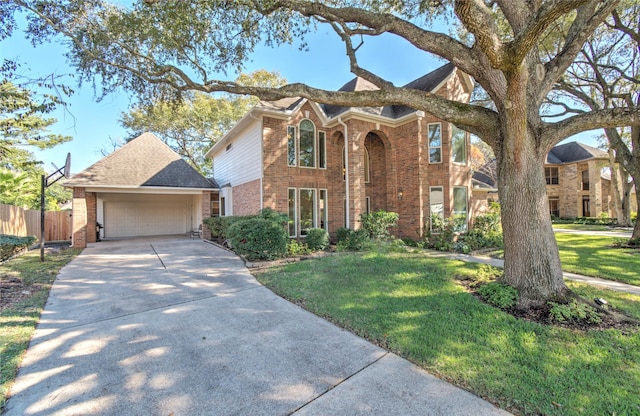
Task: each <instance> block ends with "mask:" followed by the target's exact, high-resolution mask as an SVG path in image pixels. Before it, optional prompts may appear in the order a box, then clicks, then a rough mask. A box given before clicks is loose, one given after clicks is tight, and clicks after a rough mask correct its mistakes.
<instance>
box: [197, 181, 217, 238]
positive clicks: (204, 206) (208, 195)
mask: <svg viewBox="0 0 640 416" xmlns="http://www.w3.org/2000/svg"><path fill="white" fill-rule="evenodd" d="M215 197H216V199H217V198H218V194H217V193H216V195H215ZM212 198H213V192H211V191H202V195H201V197H200V205H201V208H200V209H201V211H202V219H205V218H209V217H210V216H211V199H212ZM202 238H204V239H205V240H211V229H210V228H209V226H208V225H207V224H205V223H204V221H203V223H202Z"/></svg>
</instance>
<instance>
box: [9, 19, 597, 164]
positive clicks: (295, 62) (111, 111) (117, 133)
mask: <svg viewBox="0 0 640 416" xmlns="http://www.w3.org/2000/svg"><path fill="white" fill-rule="evenodd" d="M308 44H309V50H308V51H300V50H298V48H297V47H296V46H290V47H289V46H286V47H279V48H276V49H274V48H266V47H263V48H259V49H258V50H256V52H255V53H254V55H253V56H252V59H251V61H250V62H247V64H246V70H245V72H251V71H254V70H257V69H267V70H269V71H279V72H280V74H281V75H282V76H284V77H285V78H286V79H287V80H288V81H289V82H304V83H307V84H309V85H312V86H314V87H318V88H326V89H337V88H339V87H340V86H342V85H343V84H344V83H346V82H347V81H349V80H350V79H351V78H353V75H352V74H351V73H349V71H348V69H349V62H348V59H347V57H346V54H345V50H344V46H343V45H342V42H341V41H340V40H339V38H338V37H337V36H336V35H335V34H334V33H332V32H331V29H330V28H328V27H320V28H319V29H318V32H317V33H316V34H314V35H312V36H310V37H309V39H308ZM64 53H65V47H64V46H62V45H60V44H44V45H40V46H38V47H37V48H34V47H33V46H31V44H30V43H29V42H28V41H26V40H25V39H24V38H23V37H22V35H21V33H20V32H17V33H15V34H14V36H13V37H12V38H9V39H6V40H4V41H2V42H0V55H1V57H2V58H9V59H16V60H18V61H19V62H22V63H24V66H23V72H25V73H27V74H28V75H31V76H41V75H46V74H50V73H55V74H58V75H62V74H69V76H67V77H65V78H64V80H63V81H62V82H64V83H67V84H68V85H70V86H72V88H74V90H75V94H74V95H73V96H72V97H69V98H68V99H67V100H66V101H67V103H68V104H69V105H68V111H66V112H65V111H63V110H62V109H59V110H57V111H56V112H55V113H54V114H53V115H52V116H53V117H55V118H57V119H58V122H57V123H56V124H55V125H53V126H52V127H51V128H50V130H51V131H52V132H55V133H58V134H63V135H68V136H71V137H73V140H72V141H70V142H67V143H64V144H62V145H59V146H56V147H55V148H53V149H48V150H45V151H39V150H37V149H30V150H32V151H33V152H34V154H35V155H36V158H37V159H39V160H42V161H43V162H44V166H45V169H46V170H47V171H53V170H54V168H53V167H52V163H53V164H56V165H57V166H60V167H61V166H62V165H63V164H64V160H65V157H66V154H67V153H68V152H69V153H71V160H72V166H71V170H72V172H79V171H81V170H83V169H85V168H87V167H88V166H90V165H91V164H93V163H95V162H96V161H98V160H99V159H100V158H101V157H102V155H101V154H100V148H104V147H108V145H109V139H110V138H111V139H122V138H124V137H126V136H127V133H126V130H125V129H124V128H122V127H121V126H120V123H119V118H120V114H121V113H122V112H125V111H127V109H128V108H129V106H130V103H132V102H133V100H131V99H130V97H129V96H128V94H127V93H126V92H124V91H121V92H118V93H114V94H110V95H108V96H107V97H105V98H103V99H102V100H101V101H99V102H98V101H97V97H96V94H95V93H94V90H93V86H92V85H91V84H90V83H86V82H85V83H84V84H83V85H82V86H81V87H78V86H77V85H76V84H77V80H75V79H74V78H72V75H73V73H74V70H73V68H71V67H70V66H69V65H67V63H66V59H65V57H64ZM358 57H359V59H360V64H361V65H362V66H364V67H365V68H367V69H369V70H372V71H373V72H375V73H377V74H378V75H380V76H382V77H384V78H386V79H388V80H390V81H392V82H393V83H394V84H396V85H403V84H405V83H407V82H409V81H411V80H413V79H416V78H418V77H420V76H422V75H424V74H426V73H427V72H429V71H431V70H433V69H435V68H437V67H438V66H440V65H442V64H443V63H444V61H442V60H440V59H438V58H436V57H434V56H433V55H430V54H427V53H425V52H421V51H418V50H416V49H415V48H414V47H413V46H411V45H410V44H409V43H408V42H406V41H404V40H402V39H399V38H397V37H393V36H391V35H387V36H381V37H377V38H368V39H366V40H365V44H364V46H363V47H362V48H361V50H360V51H359V52H358ZM228 78H229V79H233V78H235V76H234V75H230V76H229V77H228ZM592 136H593V134H592V133H587V134H582V135H581V136H580V137H578V138H572V139H570V140H576V139H577V140H580V141H583V142H585V143H587V144H591V145H595V140H594V139H593V138H592Z"/></svg>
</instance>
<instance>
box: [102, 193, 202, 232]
mask: <svg viewBox="0 0 640 416" xmlns="http://www.w3.org/2000/svg"><path fill="white" fill-rule="evenodd" d="M192 201H193V197H192V196H191V195H186V196H185V195H126V196H112V197H110V198H105V199H104V224H103V225H104V236H105V237H106V238H113V237H134V236H149V235H167V234H183V233H186V232H189V231H190V230H191V213H192Z"/></svg>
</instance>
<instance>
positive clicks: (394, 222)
mask: <svg viewBox="0 0 640 416" xmlns="http://www.w3.org/2000/svg"><path fill="white" fill-rule="evenodd" d="M360 223H361V224H362V229H364V230H365V231H366V232H367V233H368V234H369V237H370V238H372V239H374V240H377V241H382V240H389V239H390V238H391V234H390V233H389V228H391V227H397V226H398V214H397V213H396V212H387V211H384V210H379V211H376V212H372V213H370V214H361V215H360Z"/></svg>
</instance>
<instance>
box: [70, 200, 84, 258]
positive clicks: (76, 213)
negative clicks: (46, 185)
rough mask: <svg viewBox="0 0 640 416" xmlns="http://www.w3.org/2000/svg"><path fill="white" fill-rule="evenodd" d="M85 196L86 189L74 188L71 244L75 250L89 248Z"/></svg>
mask: <svg viewBox="0 0 640 416" xmlns="http://www.w3.org/2000/svg"><path fill="white" fill-rule="evenodd" d="M85 196H86V193H85V190H84V188H73V201H72V204H73V217H72V218H71V223H72V228H71V232H72V234H71V244H72V246H73V247H74V248H86V247H87V204H86V200H85Z"/></svg>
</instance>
